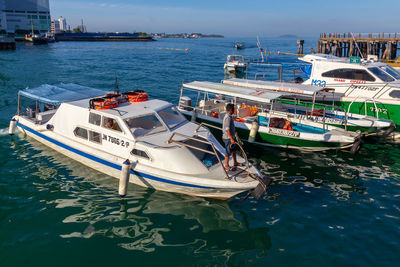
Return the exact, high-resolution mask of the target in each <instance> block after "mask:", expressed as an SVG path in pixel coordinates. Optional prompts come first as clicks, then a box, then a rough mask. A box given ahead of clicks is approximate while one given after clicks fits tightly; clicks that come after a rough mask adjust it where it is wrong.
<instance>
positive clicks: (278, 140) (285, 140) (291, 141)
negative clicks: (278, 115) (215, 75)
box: [182, 111, 355, 151]
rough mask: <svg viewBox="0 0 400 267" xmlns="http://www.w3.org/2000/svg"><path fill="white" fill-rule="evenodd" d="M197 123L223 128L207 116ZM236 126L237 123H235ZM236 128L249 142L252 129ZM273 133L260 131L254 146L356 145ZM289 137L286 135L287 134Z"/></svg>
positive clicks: (310, 147) (323, 147) (330, 147)
mask: <svg viewBox="0 0 400 267" xmlns="http://www.w3.org/2000/svg"><path fill="white" fill-rule="evenodd" d="M182 113H183V114H184V115H185V116H186V117H187V118H188V119H189V120H190V119H191V114H190V113H189V112H185V111H183V112H182ZM196 121H197V122H200V123H201V122H204V123H208V124H211V125H214V126H218V127H221V123H220V122H218V121H216V120H213V118H210V117H206V116H197V119H196ZM235 124H236V123H235ZM235 126H236V132H237V134H238V136H239V138H240V139H241V140H243V141H247V140H248V137H249V134H250V127H248V126H246V125H245V124H244V123H240V125H237V124H236V125H235ZM210 130H212V131H213V133H214V135H215V136H216V137H221V135H222V133H221V131H220V130H215V129H210ZM269 130H270V131H271V132H272V131H276V132H279V134H273V133H270V132H261V131H259V132H258V133H257V135H256V139H255V142H253V144H255V145H259V146H268V147H279V148H289V149H297V150H304V151H324V150H335V149H346V148H350V147H352V146H353V144H354V141H355V140H354V139H352V138H351V140H348V141H347V142H346V141H344V142H327V141H324V138H320V139H319V140H318V139H314V140H310V139H308V140H307V139H302V138H298V137H292V136H293V135H292V134H293V131H286V130H281V129H272V128H270V129H269ZM286 133H287V135H284V134H286Z"/></svg>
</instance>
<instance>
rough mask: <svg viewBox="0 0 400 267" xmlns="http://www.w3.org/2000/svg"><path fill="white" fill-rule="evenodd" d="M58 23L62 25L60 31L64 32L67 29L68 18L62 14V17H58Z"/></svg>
mask: <svg viewBox="0 0 400 267" xmlns="http://www.w3.org/2000/svg"><path fill="white" fill-rule="evenodd" d="M58 23H59V25H60V31H62V32H65V31H67V20H66V19H65V18H63V17H62V16H60V18H59V19H58Z"/></svg>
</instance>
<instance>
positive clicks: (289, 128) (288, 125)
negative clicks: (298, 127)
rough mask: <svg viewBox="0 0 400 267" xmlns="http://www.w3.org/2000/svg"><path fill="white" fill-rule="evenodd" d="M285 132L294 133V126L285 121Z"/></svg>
mask: <svg viewBox="0 0 400 267" xmlns="http://www.w3.org/2000/svg"><path fill="white" fill-rule="evenodd" d="M283 130H288V131H293V126H292V123H291V122H290V121H285V125H284V126H283Z"/></svg>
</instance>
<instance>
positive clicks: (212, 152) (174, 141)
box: [167, 132, 230, 180]
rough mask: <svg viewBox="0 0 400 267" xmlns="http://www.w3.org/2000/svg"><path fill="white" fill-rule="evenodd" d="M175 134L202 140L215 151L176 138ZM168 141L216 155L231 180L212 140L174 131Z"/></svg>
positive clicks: (197, 140)
mask: <svg viewBox="0 0 400 267" xmlns="http://www.w3.org/2000/svg"><path fill="white" fill-rule="evenodd" d="M175 136H180V137H183V138H186V139H189V140H193V141H196V142H200V143H203V144H207V145H210V146H211V148H212V150H213V151H210V150H207V149H203V148H200V147H196V146H193V145H189V144H186V143H184V142H181V141H177V140H174V139H173V138H174V137H175ZM167 143H168V144H171V143H175V144H178V145H181V146H185V147H189V148H192V149H195V150H198V151H201V152H204V153H208V154H211V155H213V156H216V157H217V159H218V162H219V164H220V165H221V167H222V169H223V170H224V172H225V176H226V179H228V180H230V177H229V174H228V172H227V170H226V169H225V167H224V164H223V163H222V161H221V158H220V157H219V155H218V153H217V150H216V148H215V146H214V144H213V143H211V142H210V141H206V140H204V139H201V138H196V137H193V136H187V135H184V134H180V133H177V132H174V133H172V135H171V136H170V138H169V139H168V141H167Z"/></svg>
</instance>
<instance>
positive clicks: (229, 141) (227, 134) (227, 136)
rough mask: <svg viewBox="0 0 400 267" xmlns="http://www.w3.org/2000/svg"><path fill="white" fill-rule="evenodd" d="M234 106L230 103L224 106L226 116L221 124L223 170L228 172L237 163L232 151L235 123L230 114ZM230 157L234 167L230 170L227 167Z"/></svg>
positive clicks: (234, 152)
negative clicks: (223, 151) (223, 154)
mask: <svg viewBox="0 0 400 267" xmlns="http://www.w3.org/2000/svg"><path fill="white" fill-rule="evenodd" d="M234 109H235V106H234V105H233V104H232V103H229V104H227V105H226V114H225V117H224V120H223V123H222V132H223V133H222V140H223V141H224V143H225V150H226V154H225V168H226V169H227V170H228V171H229V170H231V169H233V168H236V166H238V165H239V164H238V162H237V161H236V151H235V150H234V149H233V148H234V145H235V142H236V140H235V133H236V130H235V123H234V121H233V117H232V114H233V112H234ZM230 155H232V158H233V165H234V167H233V168H231V167H230V166H229V157H230Z"/></svg>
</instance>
